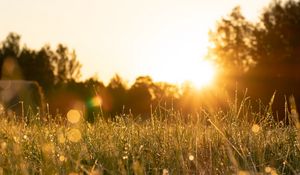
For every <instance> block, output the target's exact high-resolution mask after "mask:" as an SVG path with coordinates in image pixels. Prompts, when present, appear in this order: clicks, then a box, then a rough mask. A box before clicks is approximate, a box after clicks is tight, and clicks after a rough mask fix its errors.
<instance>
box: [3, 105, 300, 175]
mask: <svg viewBox="0 0 300 175" xmlns="http://www.w3.org/2000/svg"><path fill="white" fill-rule="evenodd" d="M250 103H251V102H250V101H249V100H247V99H244V100H241V101H238V100H237V101H236V102H234V103H233V104H232V107H231V108H230V109H229V110H228V111H221V110H220V111H207V110H202V111H199V113H198V114H196V115H187V116H186V115H182V114H181V113H180V112H176V111H172V110H166V109H160V108H158V109H157V110H156V111H153V113H152V115H151V117H150V118H149V119H147V120H142V119H141V118H140V116H133V115H130V114H128V115H127V114H122V115H119V116H116V117H115V118H114V119H110V120H108V119H105V118H104V117H103V116H101V115H100V114H99V117H98V119H97V120H96V121H95V123H93V124H90V123H87V122H86V121H85V120H84V117H82V115H81V114H82V113H81V112H80V111H76V110H71V111H69V113H68V115H67V116H62V118H61V120H60V121H58V120H56V121H54V120H49V121H47V122H44V121H41V120H40V119H39V117H38V116H34V115H33V116H30V117H31V119H30V120H28V121H27V122H22V121H21V122H20V121H14V120H12V119H9V118H7V117H5V116H2V117H1V119H0V126H1V127H0V174H1V175H2V174H69V175H75V174H93V175H96V174H136V175H140V174H163V175H167V174H239V175H247V174H272V175H275V174H298V173H300V166H299V164H300V150H299V148H300V145H299V141H300V139H299V136H300V135H299V134H300V130H299V122H298V119H297V117H298V114H297V111H296V110H295V109H293V105H292V110H291V111H290V112H289V113H288V115H287V116H286V120H285V121H281V122H278V121H275V120H274V116H272V113H271V112H270V110H269V107H265V108H263V110H261V111H257V112H253V111H251V104H250ZM287 123H289V124H287Z"/></svg>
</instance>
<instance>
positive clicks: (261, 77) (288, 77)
mask: <svg viewBox="0 0 300 175" xmlns="http://www.w3.org/2000/svg"><path fill="white" fill-rule="evenodd" d="M299 12H300V2H297V1H292V0H289V1H273V2H272V3H271V4H270V6H269V7H268V8H266V9H265V11H264V12H263V13H262V17H261V20H260V21H259V22H258V23H251V22H249V21H247V20H246V19H245V18H244V17H243V15H242V14H241V13H240V12H239V8H235V9H234V10H233V11H232V13H231V14H230V15H229V17H228V18H227V19H222V20H221V22H220V23H218V25H217V28H216V30H215V31H214V32H212V33H211V35H210V37H211V39H212V42H213V43H214V47H212V48H211V50H210V54H209V56H211V58H214V59H215V60H217V62H218V63H219V65H221V66H223V67H225V71H224V72H223V73H224V74H225V75H226V74H230V75H231V76H229V77H225V78H227V82H228V84H230V85H233V87H234V86H235V82H238V83H239V85H240V87H241V88H242V89H244V88H249V92H250V94H251V95H252V96H254V97H259V98H262V99H263V100H264V101H265V103H267V100H270V98H271V96H272V94H273V93H274V91H276V92H277V95H276V97H277V100H276V101H277V102H278V103H277V104H276V105H275V107H276V108H277V109H279V111H283V108H284V102H285V97H284V96H285V95H287V96H290V95H292V94H293V95H295V96H296V99H298V100H297V101H298V103H299V102H300V101H299V100H300V98H299V97H300V93H299V90H297V89H299V87H300V76H299V75H300V72H299V70H300V33H299V31H300V13H299ZM237 63H238V64H237ZM240 69H242V70H243V71H236V70H240ZM221 77H222V76H221ZM225 78H224V77H223V79H222V80H224V79H225ZM229 80H231V81H229ZM223 82H224V81H223ZM233 87H232V86H231V87H230V88H231V90H232V88H233ZM281 115H282V113H281Z"/></svg>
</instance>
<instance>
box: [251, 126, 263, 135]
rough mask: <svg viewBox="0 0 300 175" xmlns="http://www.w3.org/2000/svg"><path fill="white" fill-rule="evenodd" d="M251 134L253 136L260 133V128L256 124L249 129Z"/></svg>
mask: <svg viewBox="0 0 300 175" xmlns="http://www.w3.org/2000/svg"><path fill="white" fill-rule="evenodd" d="M251 130H252V132H254V133H255V134H257V133H259V132H260V131H261V128H260V126H259V125H258V124H254V125H253V126H252V128H251Z"/></svg>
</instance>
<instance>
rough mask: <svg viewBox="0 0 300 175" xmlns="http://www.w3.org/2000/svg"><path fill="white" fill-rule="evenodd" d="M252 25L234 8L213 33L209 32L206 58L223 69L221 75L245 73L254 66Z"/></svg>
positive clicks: (238, 9)
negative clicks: (210, 45) (210, 44)
mask: <svg viewBox="0 0 300 175" xmlns="http://www.w3.org/2000/svg"><path fill="white" fill-rule="evenodd" d="M253 32H254V25H253V24H251V23H250V22H248V21H247V20H246V19H245V17H244V16H243V15H242V14H241V11H240V7H235V8H234V9H233V10H232V12H231V13H230V15H229V16H228V17H227V18H223V19H221V20H220V21H219V22H218V23H217V28H216V30H215V31H210V33H209V36H210V41H211V43H212V44H213V46H212V47H210V48H209V54H208V57H209V58H210V59H213V60H214V61H215V62H217V63H218V64H219V66H220V68H222V69H223V71H222V74H228V75H230V74H239V73H244V72H247V71H248V70H249V69H250V68H251V67H253V66H254V65H255V60H254V59H255V58H254V57H253V56H252V54H251V52H252V47H253V44H254V43H253Z"/></svg>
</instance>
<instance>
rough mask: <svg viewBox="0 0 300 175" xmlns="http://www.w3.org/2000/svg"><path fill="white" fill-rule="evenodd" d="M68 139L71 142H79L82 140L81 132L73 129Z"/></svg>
mask: <svg viewBox="0 0 300 175" xmlns="http://www.w3.org/2000/svg"><path fill="white" fill-rule="evenodd" d="M67 138H68V140H70V141H71V142H79V141H80V139H81V132H80V131H79V130H78V129H76V128H72V129H70V131H68V132H67Z"/></svg>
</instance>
